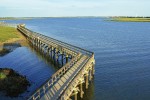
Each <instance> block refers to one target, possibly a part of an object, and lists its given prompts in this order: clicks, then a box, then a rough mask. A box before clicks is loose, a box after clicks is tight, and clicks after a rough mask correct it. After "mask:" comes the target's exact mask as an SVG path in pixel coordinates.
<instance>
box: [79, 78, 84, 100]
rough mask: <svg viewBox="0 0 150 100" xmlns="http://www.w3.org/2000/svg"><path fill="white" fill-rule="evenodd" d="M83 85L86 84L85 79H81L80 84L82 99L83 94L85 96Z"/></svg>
mask: <svg viewBox="0 0 150 100" xmlns="http://www.w3.org/2000/svg"><path fill="white" fill-rule="evenodd" d="M83 83H84V78H81V79H80V82H79V84H80V97H81V98H83V94H84V92H83Z"/></svg>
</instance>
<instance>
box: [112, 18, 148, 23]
mask: <svg viewBox="0 0 150 100" xmlns="http://www.w3.org/2000/svg"><path fill="white" fill-rule="evenodd" d="M111 21H118V22H150V18H136V17H133V18H128V17H115V18H111Z"/></svg>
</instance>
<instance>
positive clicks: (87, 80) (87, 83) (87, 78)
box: [85, 72, 89, 89]
mask: <svg viewBox="0 0 150 100" xmlns="http://www.w3.org/2000/svg"><path fill="white" fill-rule="evenodd" d="M85 76H86V83H85V84H86V89H88V85H89V74H88V72H87V73H86V75H85Z"/></svg>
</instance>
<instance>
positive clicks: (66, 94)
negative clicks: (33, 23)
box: [17, 25, 95, 100]
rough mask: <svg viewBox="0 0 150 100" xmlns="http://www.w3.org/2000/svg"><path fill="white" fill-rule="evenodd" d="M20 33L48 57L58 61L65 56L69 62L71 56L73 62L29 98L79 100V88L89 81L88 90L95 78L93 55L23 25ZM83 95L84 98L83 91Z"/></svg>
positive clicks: (20, 27)
mask: <svg viewBox="0 0 150 100" xmlns="http://www.w3.org/2000/svg"><path fill="white" fill-rule="evenodd" d="M17 29H18V30H19V31H20V32H22V33H23V35H25V37H26V38H27V39H28V40H29V41H30V42H31V44H32V45H33V46H35V47H37V48H39V49H41V50H44V51H46V52H47V54H49V53H51V54H49V55H51V56H53V55H54V56H55V59H56V58H58V56H57V53H59V55H65V56H66V59H67V58H68V57H69V56H71V57H70V58H71V60H70V61H69V62H68V63H66V64H65V65H64V66H63V67H62V68H60V69H59V70H58V71H57V72H56V73H54V74H53V75H52V76H51V77H50V78H49V79H48V80H47V81H46V82H45V83H44V84H43V85H42V86H40V87H39V88H38V89H37V90H36V91H35V92H34V93H33V94H32V95H31V96H30V97H28V100H58V99H61V100H68V99H69V98H70V97H71V96H72V95H75V100H77V93H78V92H79V91H78V88H77V86H78V85H80V86H82V83H84V80H85V77H86V88H87V87H88V84H89V83H88V81H89V80H91V78H92V75H94V64H95V60H94V53H93V52H90V51H88V50H85V49H82V48H79V47H77V46H73V45H70V44H68V43H65V42H62V41H59V40H56V39H54V38H51V37H47V36H44V35H42V34H39V33H36V32H33V31H31V30H29V29H27V28H25V26H24V25H18V26H17ZM49 50H50V51H49ZM62 60H63V57H62ZM66 62H67V60H66ZM88 77H89V78H90V79H89V78H88ZM80 93H81V94H80V97H81V98H82V97H83V91H82V87H81V88H80Z"/></svg>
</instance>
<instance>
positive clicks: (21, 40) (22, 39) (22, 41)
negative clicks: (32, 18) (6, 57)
mask: <svg viewBox="0 0 150 100" xmlns="http://www.w3.org/2000/svg"><path fill="white" fill-rule="evenodd" d="M3 27H8V28H10V26H5V25H4V26H3ZM12 29H13V28H12ZM1 30H3V29H1ZM4 30H5V29H4ZM4 30H3V31H4ZM5 31H6V30H5ZM4 33H7V34H10V35H11V34H12V35H13V34H15V35H16V36H17V37H13V36H10V37H9V38H8V39H5V40H4V41H0V47H2V46H3V45H4V44H5V43H20V44H21V45H22V46H25V45H27V43H26V39H25V37H24V36H23V35H22V34H21V32H19V31H18V30H17V29H16V28H15V27H14V29H13V31H12V32H4ZM0 36H3V33H1V34H0ZM2 38H3V37H2Z"/></svg>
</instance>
